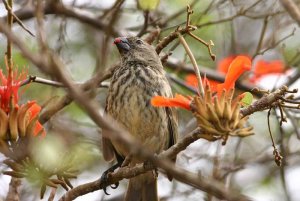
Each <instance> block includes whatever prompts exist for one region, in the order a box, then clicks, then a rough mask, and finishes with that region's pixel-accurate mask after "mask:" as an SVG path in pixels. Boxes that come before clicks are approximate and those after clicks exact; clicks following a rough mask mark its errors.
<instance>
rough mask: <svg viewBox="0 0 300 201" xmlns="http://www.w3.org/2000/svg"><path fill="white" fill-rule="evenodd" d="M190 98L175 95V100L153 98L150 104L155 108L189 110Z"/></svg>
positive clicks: (161, 97) (159, 97) (160, 97)
mask: <svg viewBox="0 0 300 201" xmlns="http://www.w3.org/2000/svg"><path fill="white" fill-rule="evenodd" d="M191 102H192V100H191V99H190V98H187V97H185V96H183V95H179V94H176V95H175V98H166V97H163V96H155V97H153V98H152V99H151V104H152V105H153V106H155V107H181V108H183V109H186V110H191Z"/></svg>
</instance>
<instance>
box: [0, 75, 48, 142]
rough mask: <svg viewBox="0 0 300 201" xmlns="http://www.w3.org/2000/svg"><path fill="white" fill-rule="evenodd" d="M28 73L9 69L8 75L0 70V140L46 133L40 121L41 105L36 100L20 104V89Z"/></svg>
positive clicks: (14, 139) (13, 139)
mask: <svg viewBox="0 0 300 201" xmlns="http://www.w3.org/2000/svg"><path fill="white" fill-rule="evenodd" d="M25 77H26V73H24V72H23V73H20V74H18V72H17V70H15V71H12V70H8V76H7V77H6V76H5V75H4V74H3V72H2V70H0V81H1V83H0V84H1V85H0V140H5V141H10V140H12V141H16V140H18V138H20V137H25V136H36V135H38V134H42V135H43V136H45V135H46V133H45V131H44V128H43V126H42V125H41V124H40V122H38V114H39V113H40V110H41V107H40V106H39V105H38V104H37V103H36V102H35V101H29V102H28V103H26V104H23V105H21V106H19V105H18V100H19V96H18V90H19V87H20V83H21V81H22V80H23V79H24V78H25Z"/></svg>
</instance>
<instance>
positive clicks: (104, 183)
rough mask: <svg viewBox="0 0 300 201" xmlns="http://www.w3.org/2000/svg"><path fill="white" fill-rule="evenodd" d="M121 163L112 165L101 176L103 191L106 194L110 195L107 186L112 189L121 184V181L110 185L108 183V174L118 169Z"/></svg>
mask: <svg viewBox="0 0 300 201" xmlns="http://www.w3.org/2000/svg"><path fill="white" fill-rule="evenodd" d="M119 166H120V165H119V164H115V165H113V166H112V167H110V168H109V169H107V170H106V171H104V172H103V174H102V176H101V178H100V183H101V184H102V186H103V188H102V189H103V191H104V193H105V194H106V195H110V194H109V193H108V192H107V187H108V186H110V187H111V188H112V189H116V188H118V186H119V182H117V183H115V184H112V185H109V184H108V178H109V177H108V174H109V173H111V172H114V171H115V169H117V168H118V167H119Z"/></svg>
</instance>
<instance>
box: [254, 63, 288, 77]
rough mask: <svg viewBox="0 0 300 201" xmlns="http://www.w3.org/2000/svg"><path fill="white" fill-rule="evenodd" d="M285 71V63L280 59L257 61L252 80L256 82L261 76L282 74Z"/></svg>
mask: <svg viewBox="0 0 300 201" xmlns="http://www.w3.org/2000/svg"><path fill="white" fill-rule="evenodd" d="M284 71H285V66H284V63H283V62H282V61H280V60H274V61H264V60H259V61H257V63H256V65H255V67H254V76H253V77H252V78H251V79H250V81H251V82H256V81H257V80H258V79H259V78H260V77H262V76H264V75H267V74H282V73H284Z"/></svg>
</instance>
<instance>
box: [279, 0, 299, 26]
mask: <svg viewBox="0 0 300 201" xmlns="http://www.w3.org/2000/svg"><path fill="white" fill-rule="evenodd" d="M280 2H281V4H282V5H283V7H284V8H285V9H286V10H287V11H288V12H287V13H288V14H289V15H290V16H291V17H292V18H293V19H294V20H295V21H296V22H297V23H298V25H300V9H299V6H298V5H297V4H296V3H295V2H294V1H293V0H280Z"/></svg>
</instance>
